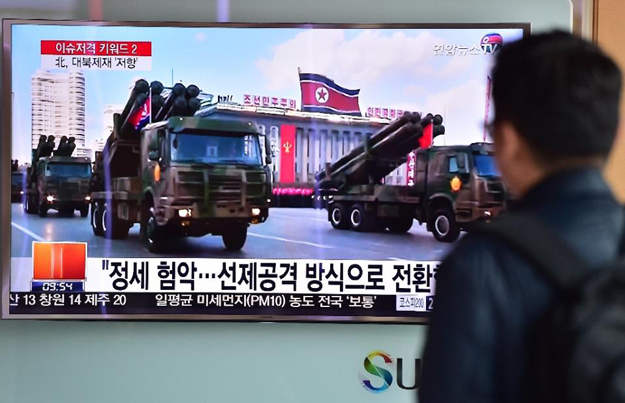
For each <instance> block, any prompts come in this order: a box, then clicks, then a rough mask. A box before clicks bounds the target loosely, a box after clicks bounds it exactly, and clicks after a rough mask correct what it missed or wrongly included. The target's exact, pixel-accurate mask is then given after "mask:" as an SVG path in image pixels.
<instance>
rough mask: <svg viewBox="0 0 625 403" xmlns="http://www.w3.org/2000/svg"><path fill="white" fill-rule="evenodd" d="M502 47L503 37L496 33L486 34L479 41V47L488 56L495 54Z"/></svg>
mask: <svg viewBox="0 0 625 403" xmlns="http://www.w3.org/2000/svg"><path fill="white" fill-rule="evenodd" d="M502 46H503V37H502V36H501V35H500V34H497V33H490V34H486V35H484V37H483V38H482V40H481V41H480V47H481V48H482V50H483V51H484V53H489V54H492V53H495V52H496V51H498V50H499V48H500V47H502Z"/></svg>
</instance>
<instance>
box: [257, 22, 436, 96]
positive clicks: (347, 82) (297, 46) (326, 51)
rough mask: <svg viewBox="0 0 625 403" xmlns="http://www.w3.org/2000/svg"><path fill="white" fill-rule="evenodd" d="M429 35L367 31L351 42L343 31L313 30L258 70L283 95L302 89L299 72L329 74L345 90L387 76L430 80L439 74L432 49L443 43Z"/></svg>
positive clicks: (260, 64)
mask: <svg viewBox="0 0 625 403" xmlns="http://www.w3.org/2000/svg"><path fill="white" fill-rule="evenodd" d="M444 42H445V41H444V40H441V39H440V38H436V37H435V36H434V35H432V34H431V33H430V32H427V31H426V32H423V33H421V34H419V35H418V36H408V35H406V34H405V33H403V32H397V33H394V34H393V35H391V36H385V35H383V32H382V31H377V30H365V31H363V32H362V33H360V34H359V35H358V36H356V37H355V38H353V39H346V37H345V31H343V30H308V31H305V32H302V33H300V34H298V35H296V36H295V37H294V38H293V39H290V40H288V41H286V42H284V43H282V44H280V45H278V46H276V47H274V48H273V49H272V52H273V56H272V57H271V58H270V59H260V60H258V61H257V62H256V66H257V67H258V69H259V70H260V71H261V73H262V75H263V76H264V77H265V79H266V80H267V81H266V86H267V89H268V90H272V91H279V90H282V89H285V88H292V87H293V86H294V85H298V76H297V68H298V67H300V68H301V69H302V71H304V72H311V73H318V74H324V75H326V76H328V77H330V78H331V79H333V80H336V81H337V82H338V83H339V84H340V85H342V86H345V87H348V88H350V87H351V88H361V87H364V86H366V85H368V84H371V83H374V82H376V81H378V80H380V79H381V78H383V77H384V76H385V75H388V74H395V75H398V76H410V77H412V76H415V75H416V76H425V75H434V74H436V73H437V71H436V69H434V68H433V67H432V66H431V65H430V63H429V62H430V61H431V60H432V58H433V57H435V56H434V52H433V46H434V45H435V44H441V43H444Z"/></svg>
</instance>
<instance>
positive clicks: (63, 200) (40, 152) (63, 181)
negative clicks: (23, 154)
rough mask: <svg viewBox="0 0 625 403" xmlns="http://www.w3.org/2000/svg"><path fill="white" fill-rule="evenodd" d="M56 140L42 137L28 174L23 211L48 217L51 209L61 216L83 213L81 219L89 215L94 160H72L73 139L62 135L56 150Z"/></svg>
mask: <svg viewBox="0 0 625 403" xmlns="http://www.w3.org/2000/svg"><path fill="white" fill-rule="evenodd" d="M53 149H54V137H53V136H49V137H48V138H46V136H41V138H40V141H39V146H38V147H37V149H36V150H33V162H32V165H31V167H30V168H29V169H28V171H27V173H26V191H25V194H24V197H23V206H24V211H25V212H26V213H27V214H39V216H40V217H46V215H47V214H48V210H57V211H58V212H59V213H61V214H67V215H69V214H74V211H75V210H78V211H80V215H81V217H87V215H88V214H89V179H90V178H91V160H90V159H89V158H87V157H72V156H71V154H72V152H73V151H74V149H75V144H74V139H73V138H72V137H70V138H69V140H68V139H67V138H66V137H65V136H63V137H62V138H61V141H60V143H59V146H58V149H57V150H54V151H52V150H53Z"/></svg>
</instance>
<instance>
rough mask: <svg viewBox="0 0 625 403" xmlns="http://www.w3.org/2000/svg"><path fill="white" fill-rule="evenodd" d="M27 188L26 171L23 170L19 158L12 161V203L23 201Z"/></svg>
mask: <svg viewBox="0 0 625 403" xmlns="http://www.w3.org/2000/svg"><path fill="white" fill-rule="evenodd" d="M25 190H26V171H21V170H20V169H19V167H18V164H17V160H15V161H11V203H18V202H21V201H22V197H23V196H24V191H25Z"/></svg>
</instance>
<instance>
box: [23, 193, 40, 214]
mask: <svg viewBox="0 0 625 403" xmlns="http://www.w3.org/2000/svg"><path fill="white" fill-rule="evenodd" d="M33 199H34V197H32V196H30V195H29V196H26V197H24V212H25V213H26V214H37V203H35V202H34V200H33Z"/></svg>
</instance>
